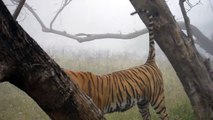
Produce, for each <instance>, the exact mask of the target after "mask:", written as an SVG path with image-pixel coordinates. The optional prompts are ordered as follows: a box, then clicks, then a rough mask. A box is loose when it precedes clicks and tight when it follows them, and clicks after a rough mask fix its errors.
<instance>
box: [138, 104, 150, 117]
mask: <svg viewBox="0 0 213 120" xmlns="http://www.w3.org/2000/svg"><path fill="white" fill-rule="evenodd" d="M137 105H138V109H139V112H140V114H141V116H142V118H143V120H151V116H150V112H149V102H148V101H147V100H142V101H141V102H138V103H137Z"/></svg>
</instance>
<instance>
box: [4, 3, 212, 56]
mask: <svg viewBox="0 0 213 120" xmlns="http://www.w3.org/2000/svg"><path fill="white" fill-rule="evenodd" d="M3 1H4V2H5V3H6V5H7V7H8V8H9V10H10V12H11V13H13V12H14V10H15V8H16V6H14V5H13V4H12V3H11V1H10V0H3ZM198 1H199V0H194V1H190V2H191V3H192V4H196V3H197V2H198ZM26 2H27V3H28V4H29V5H30V6H31V7H32V8H33V9H34V11H35V12H36V13H37V14H38V15H39V16H40V18H41V19H42V21H43V22H44V24H45V25H46V26H49V23H50V22H51V20H52V19H53V17H54V15H55V14H56V12H57V11H58V10H59V8H60V7H61V5H62V1H61V0H45V1H44V0H27V1H26ZM178 2H179V0H168V1H167V3H168V6H169V7H170V10H171V12H172V13H173V15H174V17H175V19H176V20H177V21H183V17H182V14H181V10H180V7H179V3H178ZM212 3H213V0H202V1H201V4H198V5H196V6H195V7H193V8H192V9H191V10H190V11H189V12H188V16H189V18H190V21H191V24H193V25H195V26H196V27H198V28H199V29H200V30H201V31H202V32H203V34H204V35H206V36H207V37H208V38H210V39H211V38H212V35H213V31H212V29H213V7H212ZM185 6H186V8H187V9H189V7H187V5H186V4H185ZM132 12H134V8H133V7H132V5H131V3H130V2H129V0H125V1H124V0H73V1H71V3H70V4H69V5H68V6H67V7H66V8H65V9H64V10H63V12H62V13H61V14H60V15H59V16H58V18H57V19H56V21H55V23H54V24H53V28H54V29H57V30H61V31H66V32H67V33H70V34H78V33H87V34H103V33H118V34H126V33H131V32H134V31H137V30H140V29H143V28H145V25H144V24H143V22H142V21H141V19H140V18H139V16H138V15H134V16H131V15H130V13H132ZM17 21H18V22H19V24H20V25H21V26H22V27H23V28H24V29H25V30H26V31H27V32H28V33H29V34H30V36H32V37H33V38H34V40H36V41H37V43H38V44H39V45H40V46H41V47H42V48H43V49H44V50H45V51H46V52H47V53H48V54H49V55H50V56H51V57H53V58H57V56H60V57H61V55H65V56H66V57H73V55H74V54H82V55H91V54H96V53H97V54H99V53H103V54H105V53H107V54H132V55H133V56H134V55H135V57H137V56H139V57H144V56H147V54H148V34H145V35H142V36H139V37H137V38H134V39H130V40H119V39H102V40H94V41H90V42H84V43H78V42H77V41H76V40H74V39H70V38H66V37H63V36H59V35H56V34H52V33H44V32H42V30H41V26H40V24H38V22H37V20H36V19H35V18H34V16H33V15H32V14H31V13H30V12H29V11H28V10H27V9H26V8H24V9H23V10H22V11H21V14H20V15H19V17H18V19H17ZM197 47H198V49H199V51H201V52H203V53H205V51H203V50H202V49H200V48H199V46H197ZM157 49H158V50H157V56H159V55H163V54H162V51H161V50H159V48H158V46H157ZM205 55H206V56H209V55H208V54H205Z"/></svg>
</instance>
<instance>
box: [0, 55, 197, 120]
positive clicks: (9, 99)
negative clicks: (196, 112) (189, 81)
mask: <svg viewBox="0 0 213 120" xmlns="http://www.w3.org/2000/svg"><path fill="white" fill-rule="evenodd" d="M59 58H60V59H59ZM143 58H146V57H134V56H131V55H129V54H124V55H120V56H119V55H113V54H109V53H107V54H106V55H103V54H93V55H88V54H85V55H81V56H71V57H69V58H68V57H64V56H60V57H57V59H55V60H56V61H57V62H58V63H59V65H61V67H63V68H69V69H72V70H79V71H91V72H94V73H96V74H104V73H109V72H113V71H117V70H121V69H127V68H130V67H133V66H137V65H141V64H143V63H144V61H145V59H143ZM157 62H158V64H159V67H160V69H161V71H162V73H163V77H164V86H165V96H166V107H167V111H168V113H169V118H170V120H193V119H195V118H194V116H193V111H192V108H191V106H190V103H189V100H188V98H187V96H186V94H185V92H184V90H183V87H182V85H181V84H180V82H179V80H178V78H177V76H176V73H175V72H174V70H173V68H172V67H171V65H170V64H169V62H168V60H167V59H165V58H164V57H161V56H160V57H158V58H157ZM0 96H1V97H0V120H48V119H49V118H48V117H47V116H46V115H45V113H44V112H42V110H41V109H40V108H39V107H38V106H37V105H36V103H35V102H34V101H33V100H32V99H31V98H29V97H28V96H27V95H26V94H25V93H23V92H22V91H20V90H18V89H17V88H15V87H14V86H12V85H10V84H9V83H3V84H2V83H1V84H0ZM150 110H151V116H152V120H158V117H157V115H156V114H155V112H154V110H153V109H152V108H151V107H150ZM105 117H106V118H107V120H141V116H140V114H139V112H138V108H137V107H133V108H132V109H130V110H127V111H126V112H114V113H110V114H106V115H105Z"/></svg>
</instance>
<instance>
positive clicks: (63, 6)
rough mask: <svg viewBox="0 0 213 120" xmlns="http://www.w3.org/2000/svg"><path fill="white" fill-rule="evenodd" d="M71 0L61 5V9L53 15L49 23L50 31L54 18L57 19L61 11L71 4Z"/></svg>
mask: <svg viewBox="0 0 213 120" xmlns="http://www.w3.org/2000/svg"><path fill="white" fill-rule="evenodd" d="M71 1H72V0H66V1H65V2H64V4H63V5H62V7H61V8H60V9H59V10H58V12H57V13H56V14H55V16H54V18H53V19H52V21H51V23H50V29H52V26H53V23H54V21H55V20H56V18H57V17H58V15H59V14H60V13H61V12H62V11H63V9H64V8H65V7H66V6H67V5H68V4H69V3H70V2H71Z"/></svg>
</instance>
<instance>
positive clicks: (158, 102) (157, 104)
mask: <svg viewBox="0 0 213 120" xmlns="http://www.w3.org/2000/svg"><path fill="white" fill-rule="evenodd" d="M155 96H156V98H155V100H153V101H150V104H151V106H152V107H153V108H154V110H155V112H156V113H157V114H158V116H159V118H160V119H161V120H169V118H168V113H167V112H166V106H165V97H164V93H163V91H162V92H161V93H160V94H158V95H155Z"/></svg>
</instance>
